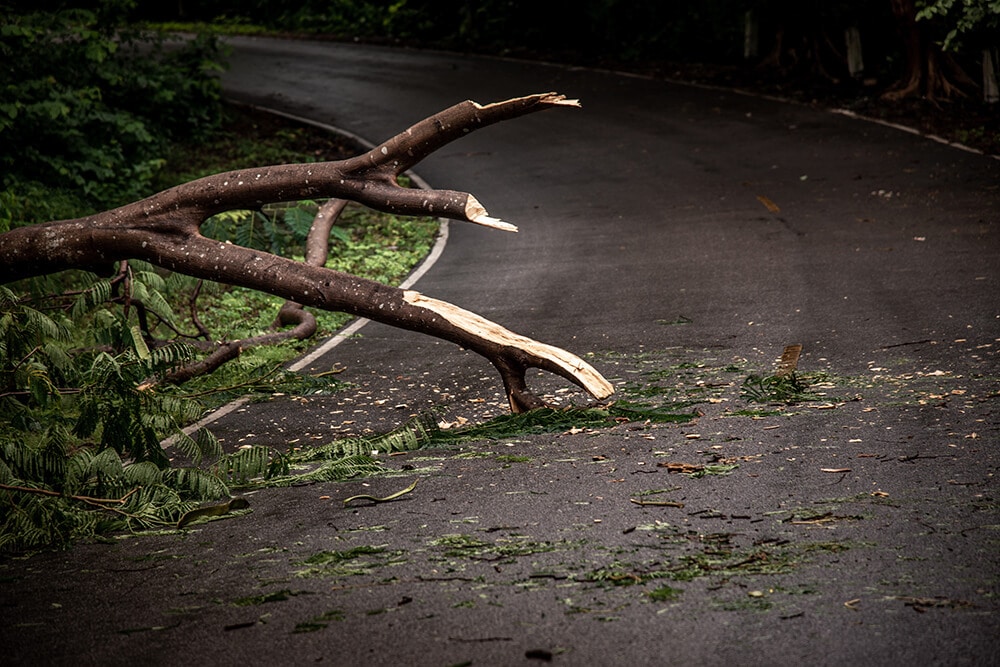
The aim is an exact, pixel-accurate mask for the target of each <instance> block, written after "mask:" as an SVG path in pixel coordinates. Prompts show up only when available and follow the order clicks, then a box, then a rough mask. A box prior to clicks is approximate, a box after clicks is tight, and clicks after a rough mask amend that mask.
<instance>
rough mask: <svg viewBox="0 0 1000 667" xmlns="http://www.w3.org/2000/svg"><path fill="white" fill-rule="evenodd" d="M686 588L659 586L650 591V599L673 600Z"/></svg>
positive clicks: (657, 600)
mask: <svg viewBox="0 0 1000 667" xmlns="http://www.w3.org/2000/svg"><path fill="white" fill-rule="evenodd" d="M683 592H684V590H683V589H681V588H672V587H670V586H666V585H664V586H658V587H657V588H654V589H653V590H651V591H649V593H647V595H648V596H649V599H650V600H652V601H653V602H673V601H674V600H676V599H677V598H679V597H680V596H681V593H683Z"/></svg>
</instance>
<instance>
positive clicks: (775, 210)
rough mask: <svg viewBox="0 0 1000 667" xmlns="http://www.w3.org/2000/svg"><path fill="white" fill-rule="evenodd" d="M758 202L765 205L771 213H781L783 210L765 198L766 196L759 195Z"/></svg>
mask: <svg viewBox="0 0 1000 667" xmlns="http://www.w3.org/2000/svg"><path fill="white" fill-rule="evenodd" d="M757 201H759V202H760V203H761V204H763V205H764V207H765V208H766V209H767V210H768V211H770V212H771V213H780V212H781V209H780V208H779V207H778V205H777V204H775V203H774V202H773V201H771V200H770V199H768V198H767V197H765V196H764V195H757Z"/></svg>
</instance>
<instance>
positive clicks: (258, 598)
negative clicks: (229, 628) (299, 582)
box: [232, 588, 312, 607]
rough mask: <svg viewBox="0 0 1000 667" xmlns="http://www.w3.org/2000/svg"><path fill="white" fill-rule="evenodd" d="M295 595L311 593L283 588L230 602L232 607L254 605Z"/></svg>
mask: <svg viewBox="0 0 1000 667" xmlns="http://www.w3.org/2000/svg"><path fill="white" fill-rule="evenodd" d="M296 595H312V593H311V592H310V591H293V590H289V589H287V588H285V589H282V590H280V591H274V592H272V593H264V594H263V595H251V596H249V597H245V598H239V599H237V600H233V602H232V604H233V606H234V607H255V606H257V605H261V604H267V603H269V602H284V601H286V600H288V599H289V598H293V597H295V596H296Z"/></svg>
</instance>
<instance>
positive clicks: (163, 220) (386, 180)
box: [0, 93, 613, 411]
mask: <svg viewBox="0 0 1000 667" xmlns="http://www.w3.org/2000/svg"><path fill="white" fill-rule="evenodd" d="M554 106H577V103H576V101H575V100H566V99H565V98H564V97H563V96H562V95H557V94H554V93H546V94H541V95H531V96H528V97H522V98H516V99H512V100H507V101H505V102H499V103H496V104H489V105H479V104H476V103H475V102H463V103H461V104H457V105H455V106H453V107H451V108H449V109H446V110H444V111H442V112H440V113H438V114H436V115H434V116H432V117H430V118H428V119H426V120H423V121H421V122H419V123H417V124H416V125H414V126H412V127H411V128H409V129H408V130H406V131H405V132H402V133H400V134H398V135H397V136H395V137H393V138H392V139H389V140H388V141H386V142H385V143H383V144H382V145H381V146H378V147H376V148H374V149H373V150H371V151H369V152H367V153H365V154H364V155H360V156H358V157H354V158H350V159H347V160H341V161H336V162H323V163H314V164H294V165H282V166H278V167H262V168H259V169H245V170H240V171H232V172H226V173H223V174H218V175H215V176H209V177H207V178H202V179H198V180H196V181H192V182H190V183H186V184H184V185H180V186H178V187H175V188H172V189H170V190H166V191H164V192H161V193H159V194H157V195H154V196H152V197H149V198H148V199H144V200H142V201H139V202H136V203H134V204H129V205H126V206H123V207H120V208H117V209H114V210H111V211H107V212H104V213H100V214H97V215H93V216H88V217H85V218H79V219H76V220H63V221H58V222H50V223H44V224H40V225H34V226H30V227H22V228H18V229H15V230H12V231H10V232H7V233H5V234H2V235H0V257H3V258H4V263H3V264H2V265H0V282H10V281H13V280H18V279H22V278H28V277H32V276H37V275H43V274H47V273H54V272H56V271H61V270H65V269H70V268H82V269H90V268H92V267H107V266H111V265H112V264H113V263H114V262H116V261H121V260H126V259H131V258H135V259H141V260H145V261H148V262H150V263H152V264H155V265H156V266H159V267H162V268H165V269H168V270H170V271H176V272H180V273H183V274H186V275H190V276H194V277H197V278H203V279H206V280H212V281H215V282H221V283H226V284H231V285H240V286H244V287H249V288H251V289H256V290H260V291H263V292H268V293H270V294H274V295H276V296H280V297H283V298H285V299H287V300H289V301H292V302H294V303H296V304H303V305H307V306H313V307H317V308H322V309H325V310H334V311H343V312H346V313H349V314H352V315H356V316H359V317H365V318H370V319H373V320H377V321H379V322H384V323H386V324H390V325H394V326H398V327H402V328H404V329H410V330H413V331H419V332H422V333H426V334H429V335H432V336H436V337H438V338H443V339H445V340H449V341H452V342H454V343H456V344H458V345H460V346H462V347H464V348H466V349H470V350H472V351H474V352H477V353H479V354H481V355H482V356H484V357H486V358H487V359H489V360H490V361H491V362H492V363H493V365H494V366H495V367H496V368H497V370H498V371H499V373H500V375H501V378H502V379H503V382H504V386H505V388H506V390H507V395H508V398H509V401H510V405H511V409H512V410H514V411H521V410H524V409H530V408H534V407H539V406H540V405H541V404H542V403H541V401H540V400H539V399H538V398H537V397H535V396H533V395H532V394H531V393H530V392H529V391H528V389H527V387H526V385H525V381H524V376H525V371H526V370H527V369H528V368H540V369H543V370H547V371H550V372H553V373H556V374H557V375H560V376H562V377H565V378H566V379H568V380H570V381H572V382H574V383H576V384H577V385H579V386H580V387H582V388H584V389H585V390H587V391H588V392H590V393H591V394H592V395H593V396H595V397H596V398H606V397H607V396H609V395H611V393H612V392H613V389H612V387H611V385H610V384H609V383H608V382H607V381H606V380H605V379H604V378H603V377H601V376H600V374H599V373H597V371H595V370H594V369H593V368H591V367H590V366H589V365H588V364H586V363H585V362H584V361H582V360H580V359H579V358H577V357H575V356H573V355H572V354H570V353H568V352H565V351H563V350H560V349H558V348H553V347H551V346H547V345H544V344H542V343H538V342H536V341H533V340H531V339H528V338H524V337H522V336H518V335H516V334H513V333H511V332H510V331H507V330H506V329H503V328H502V327H500V326H498V325H496V324H493V323H492V322H489V321H488V320H484V319H483V318H480V317H478V316H477V315H474V314H472V313H469V312H468V311H464V310H462V309H460V308H457V307H455V306H452V305H450V304H446V303H444V302H440V301H436V300H434V299H429V298H427V297H424V296H423V295H420V294H418V293H416V292H412V291H403V290H400V289H398V288H394V287H388V286H385V285H381V284H379V283H375V282H373V281H370V280H365V279H362V278H358V277H356V276H351V275H348V274H344V273H341V272H339V271H333V270H330V269H326V268H323V267H322V266H321V265H312V264H302V263H299V262H295V261H292V260H290V259H286V258H283V257H278V256H275V255H271V254H268V253H265V252H261V251H257V250H253V249H250V248H244V247H240V246H235V245H232V244H229V243H220V242H218V241H214V240H212V239H209V238H206V237H204V236H202V235H201V234H200V232H199V226H200V225H201V223H202V222H203V221H204V220H205V219H206V218H208V217H210V216H212V215H214V214H216V213H220V212H222V211H226V210H231V209H245V208H258V207H259V206H260V205H262V204H264V203H267V202H283V201H295V200H300V199H314V198H321V197H328V198H336V199H344V200H348V199H349V200H353V201H357V202H360V203H362V204H365V205H367V206H369V207H371V208H374V209H377V210H381V211H387V212H391V213H396V214H403V215H435V216H443V217H449V218H453V219H456V220H463V221H468V222H474V223H477V224H483V225H486V226H491V227H496V228H499V229H505V230H509V231H516V228H515V227H513V226H512V225H509V224H507V223H504V222H502V221H500V220H497V219H495V218H491V217H490V216H489V215H488V214H487V213H486V211H485V209H483V207H482V206H481V205H480V204H479V202H478V201H477V200H476V199H475V198H474V197H473V196H472V195H470V194H467V193H463V192H454V191H449V190H411V189H406V188H402V187H400V186H399V184H398V183H397V180H396V179H397V178H398V176H399V175H400V174H401V173H403V172H404V171H406V170H407V169H409V168H411V167H413V166H414V165H415V164H417V163H418V162H419V161H420V160H422V159H423V158H424V157H426V156H427V155H429V154H431V153H432V152H434V151H435V150H437V149H438V148H440V147H442V146H444V145H445V144H447V143H449V142H451V141H453V140H455V139H458V138H460V137H462V136H464V135H465V134H467V133H468V132H470V131H473V130H476V129H479V128H481V127H485V126H487V125H491V124H493V123H497V122H500V121H503V120H508V119H512V118H516V117H519V116H522V115H525V114H529V113H533V112H536V111H541V110H543V109H547V108H551V107H554ZM327 231H328V230H327ZM312 252H313V254H312V255H311V256H310V257H311V261H318V257H319V256H320V254H325V253H320V251H318V250H313V251H312ZM293 310H294V309H293ZM219 354H223V353H222V352H221V351H220V352H219Z"/></svg>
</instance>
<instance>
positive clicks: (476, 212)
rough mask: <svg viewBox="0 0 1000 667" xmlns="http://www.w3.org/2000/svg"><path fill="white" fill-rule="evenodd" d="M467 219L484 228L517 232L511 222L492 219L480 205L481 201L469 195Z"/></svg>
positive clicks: (466, 207)
mask: <svg viewBox="0 0 1000 667" xmlns="http://www.w3.org/2000/svg"><path fill="white" fill-rule="evenodd" d="M465 217H466V218H467V219H468V220H469V222H474V223H476V224H477V225H483V226H484V227H492V228H493V229H499V230H502V231H505V232H516V231H517V227H516V226H515V225H512V224H510V223H509V222H504V221H503V220H500V219H499V218H493V217H490V215H489V214H488V213H487V212H486V209H485V208H483V205H482V204H480V203H479V200H478V199H476V198H475V197H473V196H472V195H469V199H468V200H467V201H466V202H465Z"/></svg>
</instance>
